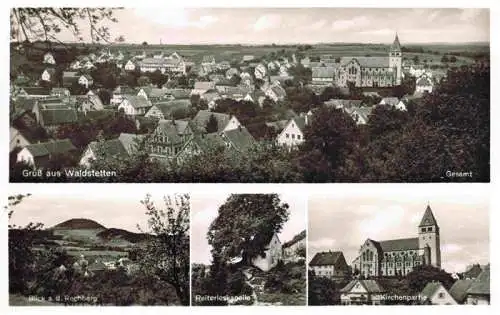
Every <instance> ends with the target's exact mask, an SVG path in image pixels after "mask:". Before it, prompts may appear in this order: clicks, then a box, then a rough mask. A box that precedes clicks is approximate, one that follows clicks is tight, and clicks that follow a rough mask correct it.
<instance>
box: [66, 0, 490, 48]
mask: <svg viewBox="0 0 500 315" xmlns="http://www.w3.org/2000/svg"><path fill="white" fill-rule="evenodd" d="M177 5H179V4H177ZM115 16H116V18H117V19H118V22H117V23H106V26H109V28H110V32H111V38H112V39H115V38H117V37H118V36H120V35H123V36H124V37H125V40H126V42H130V43H142V42H144V41H146V42H148V43H150V44H159V43H160V41H161V42H162V43H163V44H215V43H223V44H224V43H229V44H234V43H238V44H271V43H276V44H290V43H318V42H328V43H331V42H349V43H385V44H388V43H391V42H392V41H393V40H394V35H395V33H396V32H397V33H398V34H399V38H400V41H401V43H402V44H403V45H404V44H405V43H430V42H446V43H463V42H489V37H490V34H489V33H490V32H489V25H490V14H489V10H488V9H474V8H465V9H454V8H441V9H438V8H432V9H425V8H417V9H413V8H401V9H392V8H325V7H309V8H308V7H302V8H258V7H251V8H234V7H233V8H230V7H220V8H202V7H194V8H193V7H191V8H182V7H166V6H164V7H161V8H160V7H141V8H130V7H129V8H126V9H122V10H118V11H116V14H115ZM80 26H81V28H82V30H84V31H85V33H86V36H85V38H86V39H87V40H88V29H89V27H88V25H85V24H84V23H81V24H80ZM60 38H61V40H62V41H73V37H72V36H71V35H70V34H69V33H68V32H63V33H62V34H60Z"/></svg>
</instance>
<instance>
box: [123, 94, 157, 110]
mask: <svg viewBox="0 0 500 315" xmlns="http://www.w3.org/2000/svg"><path fill="white" fill-rule="evenodd" d="M123 98H124V100H127V101H129V103H130V105H132V107H134V108H147V107H151V103H150V102H148V100H147V99H145V98H144V97H141V96H137V95H125V96H124V97H123Z"/></svg>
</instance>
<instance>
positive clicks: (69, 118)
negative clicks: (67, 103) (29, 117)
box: [38, 107, 78, 128]
mask: <svg viewBox="0 0 500 315" xmlns="http://www.w3.org/2000/svg"><path fill="white" fill-rule="evenodd" d="M77 121H78V114H77V112H76V110H75V109H74V108H67V107H66V108H65V107H61V108H56V109H42V110H40V116H39V120H38V123H39V124H40V125H41V126H42V127H44V128H56V127H58V126H60V125H64V124H73V123H76V122H77Z"/></svg>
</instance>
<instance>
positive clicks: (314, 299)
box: [308, 272, 340, 305]
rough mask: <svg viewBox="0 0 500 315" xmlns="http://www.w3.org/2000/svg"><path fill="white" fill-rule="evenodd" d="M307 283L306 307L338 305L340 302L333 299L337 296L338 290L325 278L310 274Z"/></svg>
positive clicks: (334, 284) (335, 285)
mask: <svg viewBox="0 0 500 315" xmlns="http://www.w3.org/2000/svg"><path fill="white" fill-rule="evenodd" d="M308 282H309V283H308V288H309V294H308V300H309V301H308V305H335V304H339V302H340V301H338V300H336V299H335V296H338V295H339V294H338V290H339V288H338V285H337V284H336V283H335V282H334V281H332V280H331V279H328V278H325V277H316V276H314V274H313V273H312V272H310V273H309V281H308Z"/></svg>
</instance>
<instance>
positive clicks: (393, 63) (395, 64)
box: [389, 33, 403, 85]
mask: <svg viewBox="0 0 500 315" xmlns="http://www.w3.org/2000/svg"><path fill="white" fill-rule="evenodd" d="M402 58H403V57H402V54H401V44H400V43H399V38H398V34H397V33H396V38H394V42H393V43H392V45H391V49H390V50H389V68H391V69H395V71H396V85H400V84H401V76H402V72H401V70H402V69H401V67H402Z"/></svg>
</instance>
